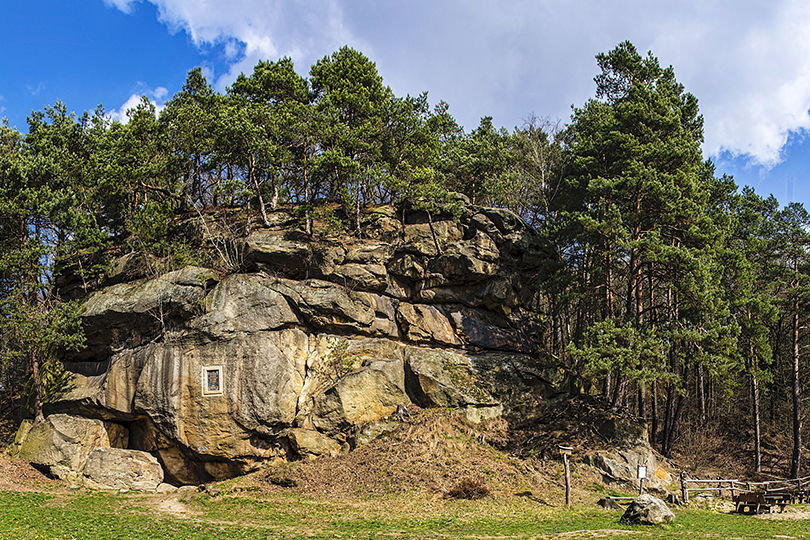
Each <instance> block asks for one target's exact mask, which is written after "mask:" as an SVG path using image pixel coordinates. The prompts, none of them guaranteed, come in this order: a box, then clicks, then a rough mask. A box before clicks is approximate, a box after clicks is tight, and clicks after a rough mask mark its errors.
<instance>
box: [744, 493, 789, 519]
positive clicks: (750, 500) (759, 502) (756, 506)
mask: <svg viewBox="0 0 810 540" xmlns="http://www.w3.org/2000/svg"><path fill="white" fill-rule="evenodd" d="M793 499H794V494H793V493H790V492H787V491H784V492H770V493H768V492H761V491H749V492H745V493H740V494H738V495H735V496H734V499H733V500H734V504H735V505H736V508H735V511H736V512H737V513H739V514H761V513H764V512H771V511H772V510H773V508H774V507H777V506H778V507H779V511H780V512H784V511H785V506H787V505H789V504H790V503H791V502H793Z"/></svg>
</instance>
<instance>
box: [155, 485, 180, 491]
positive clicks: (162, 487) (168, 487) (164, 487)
mask: <svg viewBox="0 0 810 540" xmlns="http://www.w3.org/2000/svg"><path fill="white" fill-rule="evenodd" d="M176 491H177V488H176V487H175V486H173V485H171V484H166V483H163V484H159V485H158V487H156V488H155V492H156V493H163V494H168V493H174V492H176Z"/></svg>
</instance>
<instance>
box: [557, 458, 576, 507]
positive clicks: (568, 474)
mask: <svg viewBox="0 0 810 540" xmlns="http://www.w3.org/2000/svg"><path fill="white" fill-rule="evenodd" d="M559 448H560V454H561V455H562V458H563V468H564V469H565V506H571V465H570V463H568V456H570V455H571V453H572V452H573V451H574V449H573V448H572V447H570V446H563V445H560V446H559Z"/></svg>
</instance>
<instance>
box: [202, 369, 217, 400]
mask: <svg viewBox="0 0 810 540" xmlns="http://www.w3.org/2000/svg"><path fill="white" fill-rule="evenodd" d="M202 386H203V394H204V395H206V396H213V395H218V394H221V393H222V366H213V367H211V366H209V367H204V368H203V370H202Z"/></svg>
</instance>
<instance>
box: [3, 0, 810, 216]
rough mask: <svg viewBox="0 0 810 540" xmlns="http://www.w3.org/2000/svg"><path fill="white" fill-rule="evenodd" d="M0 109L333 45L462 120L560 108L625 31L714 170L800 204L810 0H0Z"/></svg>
mask: <svg viewBox="0 0 810 540" xmlns="http://www.w3.org/2000/svg"><path fill="white" fill-rule="evenodd" d="M0 20H2V21H3V37H2V43H3V52H2V54H0V116H6V117H8V119H9V122H10V123H11V124H12V125H15V126H17V127H18V128H20V129H25V118H26V116H27V115H28V114H29V113H30V112H31V111H32V110H35V109H41V108H42V107H43V106H45V105H48V104H52V103H54V102H55V101H56V100H57V99H60V100H62V101H64V102H65V103H67V105H68V107H69V108H70V109H72V110H76V111H83V110H91V109H93V108H94V107H95V106H96V105H98V104H103V105H104V106H105V107H106V109H107V110H108V111H110V112H111V114H113V115H114V116H116V117H122V115H123V113H124V112H125V110H126V108H127V106H128V105H131V104H134V103H136V102H137V100H138V99H139V96H140V95H146V96H147V97H148V98H150V99H152V100H153V101H155V102H156V103H157V104H158V105H160V104H161V103H162V102H163V101H165V99H167V97H168V96H170V95H171V94H172V93H174V92H176V91H177V90H178V89H179V88H180V86H181V85H182V82H183V80H184V78H185V74H186V73H187V71H188V70H189V69H191V68H192V67H194V66H198V65H200V66H203V68H204V69H205V72H206V73H207V75H208V76H209V78H210V80H211V81H212V82H213V83H214V84H215V86H216V87H218V88H220V89H222V88H224V87H225V86H226V85H227V84H229V83H230V82H231V81H232V80H233V79H234V78H235V76H236V74H238V73H239V72H240V71H242V70H249V69H250V68H251V67H252V66H253V65H254V64H255V62H256V61H258V60H259V59H263V58H270V59H272V58H278V57H279V56H282V55H289V56H291V57H293V59H294V60H295V61H296V63H297V65H298V67H299V71H301V72H306V70H307V69H308V66H309V65H311V64H312V63H313V62H314V61H315V60H317V59H318V58H320V57H322V56H324V55H326V54H329V53H330V52H332V51H334V50H335V49H337V48H338V47H340V46H341V45H343V44H349V45H351V46H354V47H356V48H358V49H360V50H362V51H364V52H365V53H366V54H367V55H369V56H370V57H371V58H372V59H373V60H375V61H376V62H377V63H378V67H379V69H380V71H381V72H382V74H383V76H384V77H385V79H386V82H387V83H388V84H389V85H391V86H392V88H393V89H394V90H395V91H396V92H397V93H400V94H404V93H418V92H420V91H422V90H428V91H429V92H430V96H431V99H432V100H433V101H434V102H435V101H437V100H439V99H444V100H446V101H448V102H449V103H450V105H451V111H452V112H453V113H454V114H455V115H456V117H457V118H458V119H459V120H460V121H461V122H462V123H463V124H465V125H466V126H467V127H473V125H474V124H476V123H477V120H478V118H479V117H480V116H483V115H492V116H494V118H495V122H496V123H497V124H500V125H504V126H506V127H514V126H515V125H519V124H521V123H522V122H523V121H524V120H525V119H526V118H528V117H529V116H530V115H536V116H538V117H548V118H550V119H561V120H563V121H565V120H567V118H568V116H569V114H570V107H571V105H580V104H582V103H583V102H584V101H585V100H586V99H588V98H589V97H590V96H592V94H593V90H594V88H593V81H592V77H593V76H594V75H595V73H596V65H595V62H594V58H593V57H594V55H595V54H596V53H598V52H600V51H606V50H609V49H610V48H611V47H613V46H614V45H615V44H616V43H618V42H619V41H621V40H624V39H630V40H631V41H633V42H634V43H635V44H636V46H637V47H638V48H639V49H642V50H652V51H653V53H654V54H656V55H657V56H658V57H659V58H660V59H661V61H662V63H664V64H672V65H673V66H674V67H675V70H676V73H677V75H678V78H679V80H681V82H683V83H684V84H685V86H686V88H687V90H689V91H691V92H693V93H694V94H695V95H696V96H697V97H698V99H699V100H700V102H701V109H702V111H703V113H704V116H705V122H706V143H705V145H704V153H705V154H706V156H707V157H711V158H712V159H713V160H714V161H715V162H716V163H717V170H718V172H719V173H728V174H732V175H733V176H734V177H735V178H736V179H737V181H738V183H740V184H748V185H752V186H754V187H755V188H756V189H757V191H759V192H760V193H763V194H768V193H773V194H774V195H776V196H777V197H778V198H779V199H780V201H783V202H786V201H788V200H794V201H801V202H804V203H806V204H807V203H810V181H808V178H807V177H808V175H807V173H806V171H807V170H808V167H809V166H810V139H809V138H808V137H806V130H807V129H810V115H808V109H810V2H806V1H804V0H801V1H800V0H770V1H761V0H749V1H743V0H682V1H680V2H677V3H673V2H665V1H653V0H612V1H611V2H604V1H600V0H579V1H569V0H502V1H497V2H496V1H495V0H441V1H435V0H409V1H407V2H406V1H395V0H345V1H339V0H228V1H217V0H28V1H27V2H2V4H0Z"/></svg>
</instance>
